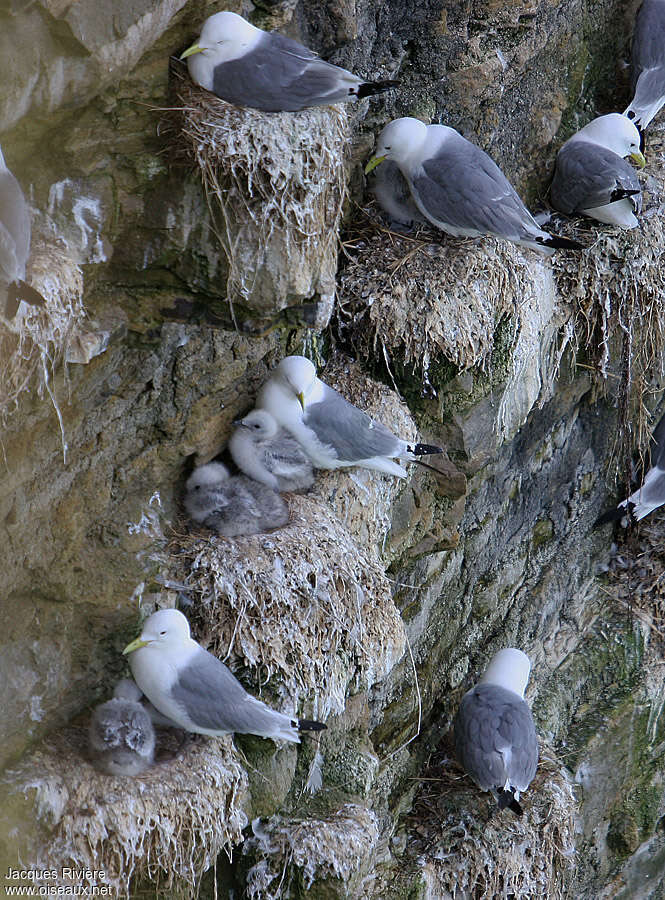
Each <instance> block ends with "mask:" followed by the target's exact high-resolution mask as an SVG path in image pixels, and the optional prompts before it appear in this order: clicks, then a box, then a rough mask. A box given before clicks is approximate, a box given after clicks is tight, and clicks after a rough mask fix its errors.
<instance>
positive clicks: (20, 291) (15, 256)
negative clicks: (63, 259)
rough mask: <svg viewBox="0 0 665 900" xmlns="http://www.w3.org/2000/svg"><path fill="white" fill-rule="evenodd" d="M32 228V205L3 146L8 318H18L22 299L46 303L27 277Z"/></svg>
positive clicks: (2, 253) (2, 268) (1, 296)
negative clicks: (9, 162) (27, 280)
mask: <svg viewBox="0 0 665 900" xmlns="http://www.w3.org/2000/svg"><path fill="white" fill-rule="evenodd" d="M30 230H31V229H30V211H29V210H28V204H27V203H26V200H25V197H24V195H23V191H22V190H21V186H20V184H19V183H18V181H17V180H16V178H15V177H14V175H13V174H12V173H11V172H10V171H9V169H8V168H7V163H6V162H5V158H4V156H3V154H2V149H0V304H1V307H0V308H2V310H3V314H4V316H5V317H6V318H7V319H13V318H14V316H15V315H16V313H17V311H18V308H19V305H20V303H21V300H24V301H25V302H26V303H29V304H32V305H34V306H44V298H43V297H42V296H41V294H39V293H38V292H37V291H36V290H35V289H34V288H32V287H30V285H28V284H26V283H25V281H24V280H23V279H24V278H25V266H26V263H27V261H28V256H29V255H30Z"/></svg>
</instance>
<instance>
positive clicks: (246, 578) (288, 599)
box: [171, 495, 405, 721]
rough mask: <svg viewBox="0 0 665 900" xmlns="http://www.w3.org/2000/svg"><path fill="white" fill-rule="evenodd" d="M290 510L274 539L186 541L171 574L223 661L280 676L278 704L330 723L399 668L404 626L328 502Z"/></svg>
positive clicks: (178, 543)
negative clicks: (353, 698) (348, 700)
mask: <svg viewBox="0 0 665 900" xmlns="http://www.w3.org/2000/svg"><path fill="white" fill-rule="evenodd" d="M289 506H290V512H291V521H290V523H289V524H288V525H287V526H286V527H284V528H281V529H279V530H277V531H274V532H272V533H271V534H258V535H251V536H248V537H246V538H242V539H238V540H232V541H227V540H224V539H223V538H218V537H208V538H205V537H202V536H197V535H195V534H192V535H183V536H181V537H179V538H177V539H176V540H175V541H174V542H173V544H172V547H171V559H172V566H173V568H172V573H173V577H174V578H175V579H177V580H178V581H179V582H181V583H184V585H186V590H187V592H188V593H189V594H190V596H191V597H192V599H193V600H194V601H195V603H194V606H193V608H192V612H191V615H190V618H191V619H192V620H193V622H194V623H195V625H196V629H197V633H198V636H199V638H202V639H203V642H204V643H207V644H208V647H209V649H210V650H211V651H212V652H214V653H215V655H217V656H219V657H220V658H221V659H224V660H227V659H228V658H229V657H231V656H233V657H236V658H237V657H240V658H241V659H242V660H243V662H244V663H245V664H246V665H249V666H252V667H260V673H261V674H260V678H261V680H262V681H264V682H265V681H268V680H270V679H271V678H272V677H273V676H275V675H277V679H276V681H277V682H278V684H279V687H278V688H276V689H275V690H274V691H273V694H276V695H277V696H278V697H279V701H274V700H272V699H271V702H275V705H277V706H279V708H281V709H282V710H283V711H285V712H286V711H290V710H293V709H294V708H295V710H297V711H298V712H299V713H300V714H302V715H306V716H307V717H313V718H320V719H323V720H324V721H325V719H326V718H327V717H328V716H329V715H331V714H332V713H341V712H342V711H343V710H344V706H345V697H346V693H347V691H348V690H349V689H353V690H361V689H368V688H369V687H371V685H373V684H375V683H376V682H377V681H380V680H381V679H382V678H384V677H385V676H386V675H387V673H388V672H389V671H390V670H391V669H392V668H393V666H394V665H395V664H396V663H397V662H398V661H399V659H400V658H401V657H402V655H403V653H404V650H405V636H404V626H403V623H402V620H401V618H400V615H399V612H398V611H397V609H396V607H395V605H394V603H393V601H392V595H391V589H390V583H389V581H388V579H387V578H386V576H385V573H384V570H383V567H382V566H381V565H380V564H379V563H378V562H377V560H376V559H374V558H372V556H371V555H370V554H369V553H367V552H366V551H363V550H362V549H361V548H360V547H359V546H358V544H357V543H356V541H355V540H354V539H353V538H352V537H351V535H350V534H349V532H348V531H347V529H346V528H345V527H344V526H343V525H342V524H341V523H340V522H339V521H338V519H336V518H335V515H334V513H333V511H332V510H331V508H330V507H329V506H328V504H327V503H326V502H325V501H323V500H322V499H321V498H319V497H316V496H313V495H308V496H302V497H301V496H290V497H289ZM250 689H251V690H252V693H258V692H257V691H256V689H255V688H250Z"/></svg>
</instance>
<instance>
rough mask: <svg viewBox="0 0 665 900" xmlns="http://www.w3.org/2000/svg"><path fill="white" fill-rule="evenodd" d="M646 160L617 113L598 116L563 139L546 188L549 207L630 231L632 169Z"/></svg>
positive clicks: (637, 208)
mask: <svg viewBox="0 0 665 900" xmlns="http://www.w3.org/2000/svg"><path fill="white" fill-rule="evenodd" d="M626 156H629V157H630V158H631V159H632V160H634V161H635V162H636V163H637V165H639V166H640V167H641V166H644V165H645V162H646V160H645V159H644V156H643V155H642V153H641V152H640V133H639V131H638V130H637V128H636V127H635V125H633V123H632V122H631V121H630V120H629V119H627V118H626V117H625V116H622V115H621V114H620V113H610V114H609V115H607V116H599V117H598V118H597V119H594V120H593V121H592V122H589V124H588V125H585V126H584V128H581V129H580V130H579V131H578V132H577V133H576V134H574V135H573V136H572V137H571V138H569V139H568V140H567V141H566V143H565V144H564V145H563V147H562V148H561V149H560V150H559V153H558V155H557V158H556V168H555V170H554V179H553V181H552V187H551V188H550V196H551V198H552V205H553V206H555V207H556V208H557V209H558V210H560V211H561V212H563V213H566V214H567V215H571V214H573V213H581V214H582V215H584V216H589V217H590V218H592V219H596V220H597V221H598V222H605V223H607V224H609V225H620V226H621V227H622V228H635V226H636V225H637V224H638V222H637V219H636V217H635V213H639V212H641V211H642V190H641V188H640V182H639V180H638V178H637V175H636V174H635V170H634V169H633V167H632V166H631V165H630V164H629V163H627V162H626V160H625V159H624V157H626Z"/></svg>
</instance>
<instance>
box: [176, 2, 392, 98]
mask: <svg viewBox="0 0 665 900" xmlns="http://www.w3.org/2000/svg"><path fill="white" fill-rule="evenodd" d="M180 59H186V60H187V66H188V68H189V74H190V75H191V77H192V80H193V81H195V82H196V84H199V85H201V87H204V88H206V89H207V90H209V91H212V92H213V94H216V95H217V96H218V97H220V98H221V99H222V100H226V102H227V103H233V104H234V105H235V106H249V107H252V108H253V109H260V110H263V111H264V112H283V111H292V112H293V111H297V110H300V109H305V108H306V107H308V106H327V105H328V104H330V103H340V102H341V101H344V100H360V99H362V98H363V97H369V96H371V95H372V94H380V93H382V92H383V91H387V90H389V89H390V88H392V87H396V85H398V84H399V82H398V81H365V80H364V79H363V78H359V77H358V76H357V75H353V74H352V73H351V72H347V70H346V69H341V68H340V67H339V66H333V65H331V64H330V63H327V62H324V61H323V60H322V59H319V58H318V56H317V55H316V53H314V52H313V51H312V50H308V49H307V47H304V46H303V45H302V44H299V43H297V41H292V40H291V39H290V38H287V37H284V36H283V35H281V34H277V33H276V32H268V31H262V30H261V29H260V28H256V27H255V26H254V25H252V24H250V23H249V22H247V21H246V20H245V19H243V18H242V16H239V15H237V14H236V13H233V12H227V11H225V12H218V13H215V15H213V16H210V18H208V19H206V21H205V23H204V25H203V29H202V31H201V36H200V37H199V39H198V41H197V42H196V43H195V44H192V46H191V47H189V48H188V49H187V50H185V52H184V53H183V54H182V56H181V57H180Z"/></svg>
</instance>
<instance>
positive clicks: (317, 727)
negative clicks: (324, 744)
mask: <svg viewBox="0 0 665 900" xmlns="http://www.w3.org/2000/svg"><path fill="white" fill-rule="evenodd" d="M327 728H328V726H327V725H324V724H323V722H314V721H312V720H311V719H298V731H326V730H327Z"/></svg>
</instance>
